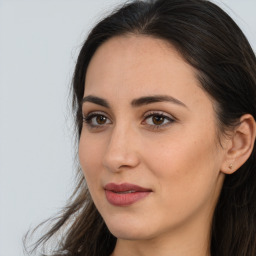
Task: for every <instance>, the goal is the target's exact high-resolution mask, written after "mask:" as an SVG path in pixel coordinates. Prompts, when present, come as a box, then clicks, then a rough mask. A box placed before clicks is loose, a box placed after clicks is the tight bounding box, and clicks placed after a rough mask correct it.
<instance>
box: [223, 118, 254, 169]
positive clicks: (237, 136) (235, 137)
mask: <svg viewBox="0 0 256 256" xmlns="http://www.w3.org/2000/svg"><path fill="white" fill-rule="evenodd" d="M255 136H256V124H255V120H254V118H253V116H252V115H250V114H245V115H243V116H242V117H241V118H240V123H239V125H238V126H237V127H236V128H235V129H234V131H233V132H232V136H230V139H228V141H227V144H226V145H227V147H226V149H225V151H226V157H225V160H224V161H223V164H222V166H221V171H222V172H223V173H225V174H231V173H234V172H235V171H236V170H238V169H239V168H240V167H241V166H242V165H243V164H244V163H245V162H246V161H247V159H248V158H249V157H250V155H251V153H252V150H253V147H254V142H255Z"/></svg>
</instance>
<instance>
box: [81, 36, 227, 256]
mask: <svg viewBox="0 0 256 256" xmlns="http://www.w3.org/2000/svg"><path fill="white" fill-rule="evenodd" d="M89 95H93V96H96V97H99V98H102V99H104V100H105V101H107V102H108V104H109V106H108V107H106V106H101V105H99V104H97V103H95V102H94V103H93V102H89V101H85V102H84V103H83V116H84V117H87V116H88V114H91V113H96V117H93V118H91V119H89V121H88V119H87V122H85V123H84V125H83V129H82V132H81V138H80V145H79V158H80V164H81V167H82V170H83V172H84V176H85V178H86V181H87V184H88V188H89V190H90V193H91V195H92V199H93V201H94V203H95V205H96V207H97V209H98V210H99V212H100V214H101V215H102V217H103V219H104V220H105V222H106V224H107V226H108V228H109V230H110V231H111V233H112V234H113V235H114V236H116V237H117V245H116V248H115V250H114V252H113V254H112V255H114V256H121V255H122V256H130V255H133V256H134V255H141V256H142V255H147V256H151V255H154V256H155V255H158V256H167V255H168V256H170V255H173V256H188V255H189V256H206V255H210V251H209V240H210V229H211V221H212V216H213V211H214V208H215V206H216V202H217V199H218V196H219V193H220V190H221V187H222V184H223V181H224V173H223V172H222V171H221V167H222V166H223V163H225V162H226V160H227V159H226V153H227V143H228V142H227V140H224V139H222V141H221V142H222V146H220V144H219V141H218V138H217V130H218V127H217V121H216V114H215V112H214V109H213V102H212V100H211V98H210V97H209V96H208V95H207V94H206V93H205V92H204V91H203V90H202V89H201V88H200V84H199V82H198V80H197V78H196V71H195V70H194V69H193V67H191V66H190V65H189V64H187V63H186V62H185V61H184V60H183V59H182V57H181V56H180V54H179V53H178V52H177V51H176V50H175V48H174V47H173V46H171V45H169V44H167V43H166V42H165V41H163V40H160V39H155V38H151V37H146V36H136V35H127V36H119V37H115V38H112V39H110V40H109V41H107V42H105V43H104V44H103V45H102V46H101V47H100V48H99V49H98V50H97V51H96V53H95V54H94V56H93V58H92V60H91V62H90V64H89V67H88V70H87V73H86V81H85V90H84V97H87V96H89ZM152 95H167V96H170V97H173V98H175V99H177V100H179V101H180V102H182V103H183V104H184V105H185V106H184V105H182V104H178V103H177V102H169V101H163V102H156V103H150V104H143V105H140V106H132V105H131V102H132V101H133V100H134V99H138V98H140V97H145V96H152ZM152 113H153V114H154V115H155V116H152ZM159 114H162V115H164V116H166V117H167V118H165V117H164V118H163V119H161V121H163V122H162V123H161V122H160V123H161V125H160V126H157V125H156V124H155V123H156V122H154V121H156V120H159V119H157V118H159ZM150 115H151V116H150ZM145 116H147V117H145ZM97 117H98V118H97ZM168 118H169V119H168ZM170 118H171V119H172V120H173V121H170ZM110 182H114V183H117V184H121V183H125V182H127V183H132V184H136V185H139V186H141V187H145V188H150V189H151V190H152V192H151V193H150V194H149V195H148V196H147V197H145V198H143V199H141V200H139V201H137V202H136V203H134V204H132V205H129V206H125V207H120V206H114V205H111V204H110V203H109V202H108V201H107V199H106V196H105V191H104V186H105V185H106V184H107V183H110Z"/></svg>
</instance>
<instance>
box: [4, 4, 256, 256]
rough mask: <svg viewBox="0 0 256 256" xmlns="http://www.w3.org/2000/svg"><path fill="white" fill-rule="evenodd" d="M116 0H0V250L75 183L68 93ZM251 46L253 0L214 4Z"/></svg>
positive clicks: (16, 242) (255, 23)
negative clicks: (82, 53)
mask: <svg viewBox="0 0 256 256" xmlns="http://www.w3.org/2000/svg"><path fill="white" fill-rule="evenodd" d="M121 2H123V1H120V0H119V1H118V0H95V1H93V0H16V1H15V0H0V256H19V255H23V253H22V243H21V239H22V236H23V235H24V233H25V232H26V231H27V230H28V229H29V228H30V227H33V226H35V225H36V224H38V223H39V222H41V221H42V220H44V219H46V218H48V217H50V216H52V215H54V213H55V212H57V210H58V208H59V207H61V206H63V205H64V203H65V201H66V199H67V197H68V195H69V194H70V192H71V190H72V186H73V177H74V175H73V174H74V172H75V171H74V166H73V158H74V157H73V155H74V149H73V144H72V137H73V136H72V129H71V127H72V125H71V118H70V112H69V108H68V106H67V102H68V92H69V86H70V81H71V77H72V72H73V67H74V63H75V60H76V56H77V54H78V51H79V49H80V46H81V43H82V41H83V40H84V38H85V36H86V34H87V32H88V30H89V28H91V27H92V25H93V24H94V23H95V22H96V20H98V18H99V17H102V15H104V14H105V13H107V12H108V11H109V10H110V9H111V7H112V6H114V5H115V3H121ZM217 3H218V4H219V5H221V6H222V7H223V8H224V9H225V10H227V11H228V12H229V13H230V14H231V16H232V17H233V18H234V19H235V20H236V21H237V23H238V24H239V25H240V27H241V28H242V29H243V31H244V32H245V34H246V35H247V37H248V39H249V41H250V43H251V45H252V47H253V48H254V50H256V15H255V11H256V1H255V0H243V1H241V0H224V1H223V2H222V3H221V2H220V1H218V2H217Z"/></svg>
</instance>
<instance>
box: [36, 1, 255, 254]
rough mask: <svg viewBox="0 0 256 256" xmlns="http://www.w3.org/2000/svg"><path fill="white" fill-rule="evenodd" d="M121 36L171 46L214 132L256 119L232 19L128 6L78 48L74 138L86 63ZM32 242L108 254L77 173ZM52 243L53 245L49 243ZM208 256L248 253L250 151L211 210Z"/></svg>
mask: <svg viewBox="0 0 256 256" xmlns="http://www.w3.org/2000/svg"><path fill="white" fill-rule="evenodd" d="M127 33H131V34H140V35H147V36H151V37H155V38H160V39H163V40H165V41H167V42H169V43H170V44H172V45H173V46H174V47H175V48H176V49H177V50H178V51H179V52H180V54H181V55H182V56H183V58H184V59H185V60H186V61H187V62H188V63H189V64H190V65H191V66H193V67H194V68H195V69H196V70H197V74H198V79H199V81H200V83H201V87H202V89H203V90H205V91H206V92H207V93H208V94H209V95H210V97H212V98H213V100H214V105H215V109H216V113H217V119H218V123H219V128H220V129H219V130H220V132H222V133H223V132H225V131H226V130H227V129H228V128H230V127H233V126H234V125H236V124H237V121H238V120H239V118H240V117H241V116H242V115H243V114H246V113H249V114H251V115H252V116H253V117H254V119H255V118H256V59H255V54H254V52H253V50H252V49H251V47H250V45H249V43H248V41H247V39H246V38H245V36H244V34H243V33H242V31H241V30H240V29H239V27H238V26H237V25H236V24H235V22H234V21H233V20H232V19H231V18H230V17H229V16H228V15H227V14H226V13H225V12H224V11H223V10H221V9H220V8H219V7H218V6H216V5H215V4H213V3H211V2H210V1H205V0H155V1H150V0H148V1H133V2H131V3H128V4H126V5H124V6H122V7H121V8H119V9H118V10H116V11H114V12H113V13H112V14H111V15H109V16H108V17H106V18H104V19H103V20H102V21H100V22H99V23H98V24H97V25H96V26H95V27H94V28H93V29H92V31H91V32H90V34H89V36H88V38H87V39H86V41H85V43H84V44H83V47H82V49H81V51H80V54H79V57H78V60H77V64H76V67H75V72H74V77H73V110H74V113H75V122H76V128H77V134H78V140H79V137H80V133H81V129H82V114H81V101H82V98H83V93H84V84H85V75H86V70H87V67H88V64H89V62H90V60H91V58H92V56H93V55H94V53H95V51H96V50H97V48H98V47H100V46H101V45H102V44H103V43H104V42H105V41H107V40H108V39H110V38H112V37H114V36H118V35H124V34H127ZM55 221H56V222H55V224H54V225H53V227H52V228H51V229H50V230H49V232H48V233H46V234H45V235H44V236H43V237H42V238H41V239H40V240H39V241H38V243H37V244H36V247H35V248H38V246H39V244H44V243H45V242H47V241H48V240H50V239H51V238H55V239H56V234H57V232H59V231H60V230H62V232H61V242H58V243H57V244H56V248H55V249H56V250H55V251H54V252H52V254H51V255H53V256H58V255H68V256H109V255H110V254H111V252H112V251H113V249H114V247H115V243H116V238H115V237H114V236H113V235H112V234H111V233H110V232H109V230H108V229H107V227H106V225H105V223H104V221H103V219H102V217H101V216H100V214H99V213H98V211H97V209H96V207H95V205H94V203H93V201H92V199H91V196H90V193H89V191H88V189H87V187H86V182H85V180H84V177H83V175H82V172H81V170H79V173H78V183H77V187H76V190H75V192H74V194H73V195H72V197H71V199H70V202H69V203H68V205H67V206H66V207H65V208H64V209H63V210H62V211H61V214H60V215H59V216H58V217H57V218H56V219H55ZM55 241H56V240H55ZM211 255H212V256H255V255H256V150H255V147H254V149H253V152H252V154H251V156H250V158H249V159H248V160H247V162H246V163H245V164H244V165H243V166H242V167H241V168H240V169H239V170H237V171H236V172H235V173H234V174H232V175H228V176H226V178H225V181H224V185H223V188H222V191H221V194H220V197H219V201H218V203H217V207H216V209H215V212H214V218H213V224H212V238H211Z"/></svg>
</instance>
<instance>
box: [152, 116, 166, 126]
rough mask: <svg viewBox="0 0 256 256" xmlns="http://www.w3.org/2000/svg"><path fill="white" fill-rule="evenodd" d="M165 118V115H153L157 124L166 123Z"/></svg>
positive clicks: (153, 120) (153, 119)
mask: <svg viewBox="0 0 256 256" xmlns="http://www.w3.org/2000/svg"><path fill="white" fill-rule="evenodd" d="M164 120H165V118H164V117H163V116H153V117H152V122H153V123H154V124H155V125H161V124H163V123H164Z"/></svg>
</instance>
